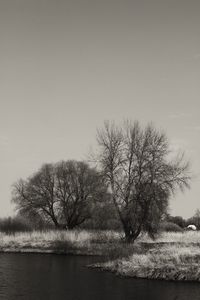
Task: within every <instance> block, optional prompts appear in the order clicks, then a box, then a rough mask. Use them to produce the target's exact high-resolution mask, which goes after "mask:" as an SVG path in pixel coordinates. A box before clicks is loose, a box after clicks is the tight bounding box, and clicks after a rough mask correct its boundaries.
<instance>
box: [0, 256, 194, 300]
mask: <svg viewBox="0 0 200 300" xmlns="http://www.w3.org/2000/svg"><path fill="white" fill-rule="evenodd" d="M98 260H99V259H98V258H97V257H84V256H82V257H81V256H65V255H53V254H48V255H47V254H46V255H42V254H8V253H1V254H0V299H2V300H16V299H22V300H23V299H24V300H46V299H48V300H64V299H65V300H80V299H81V300H82V299H85V300H100V299H101V300H108V299H109V300H112V299H113V300H129V299H130V300H147V299H148V300H151V299H152V300H161V299H162V300H188V299H190V300H199V299H200V283H191V282H190V283H189V282H187V283H186V282H185V283H183V282H166V281H157V280H145V279H133V278H120V277H117V276H116V275H114V274H111V273H109V272H100V271H98V270H95V269H90V268H87V267H86V265H88V264H91V263H93V262H96V261H98Z"/></svg>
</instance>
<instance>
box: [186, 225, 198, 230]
mask: <svg viewBox="0 0 200 300" xmlns="http://www.w3.org/2000/svg"><path fill="white" fill-rule="evenodd" d="M187 229H189V230H194V231H195V230H197V227H196V226H195V225H188V226H187Z"/></svg>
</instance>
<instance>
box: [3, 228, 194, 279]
mask: <svg viewBox="0 0 200 300" xmlns="http://www.w3.org/2000/svg"><path fill="white" fill-rule="evenodd" d="M0 250H1V251H2V252H40V253H64V254H76V255H77V254H78V255H101V256H105V257H107V262H106V263H100V264H96V265H95V267H98V268H100V269H103V270H105V269H106V270H109V271H112V272H115V273H117V274H119V275H123V276H131V277H141V278H151V279H153V278H156V279H167V280H195V281H200V267H199V263H200V232H191V231H190V232H183V233H163V234H161V235H160V236H159V237H157V239H156V240H154V241H152V240H151V239H150V238H149V237H148V236H147V235H145V234H143V235H141V236H140V237H139V239H138V240H137V242H136V243H134V244H127V243H125V242H124V240H123V235H122V233H120V232H115V231H86V230H85V231H84V230H82V231H79V230H74V231H53V230H52V231H44V232H41V231H35V232H26V233H16V234H14V235H6V234H4V233H0Z"/></svg>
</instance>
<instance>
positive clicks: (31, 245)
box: [0, 230, 141, 259]
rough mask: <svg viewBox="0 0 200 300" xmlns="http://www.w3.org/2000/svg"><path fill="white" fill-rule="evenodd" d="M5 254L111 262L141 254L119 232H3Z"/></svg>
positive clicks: (0, 246)
mask: <svg viewBox="0 0 200 300" xmlns="http://www.w3.org/2000/svg"><path fill="white" fill-rule="evenodd" d="M0 251H1V252H34V253H36V252H37V253H57V254H74V255H97V256H98V255H101V256H106V257H107V258H108V259H109V258H110V259H113V258H118V257H124V256H126V257H127V256H128V255H130V254H132V253H133V252H136V253H138V252H139V251H141V249H140V247H139V246H138V245H130V244H126V243H124V242H123V241H122V234H121V233H119V232H115V231H85V230H82V231H78V230H74V231H54V230H53V231H44V232H41V231H34V232H26V233H24V232H23V233H16V234H14V235H6V234H3V233H0Z"/></svg>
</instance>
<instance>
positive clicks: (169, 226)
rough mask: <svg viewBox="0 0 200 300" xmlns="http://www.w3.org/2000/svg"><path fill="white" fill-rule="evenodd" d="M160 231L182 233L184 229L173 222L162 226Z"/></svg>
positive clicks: (164, 223)
mask: <svg viewBox="0 0 200 300" xmlns="http://www.w3.org/2000/svg"><path fill="white" fill-rule="evenodd" d="M160 230H161V231H166V232H181V231H183V229H182V228H181V227H180V226H178V225H177V224H175V223H172V222H163V223H161V225H160Z"/></svg>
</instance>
